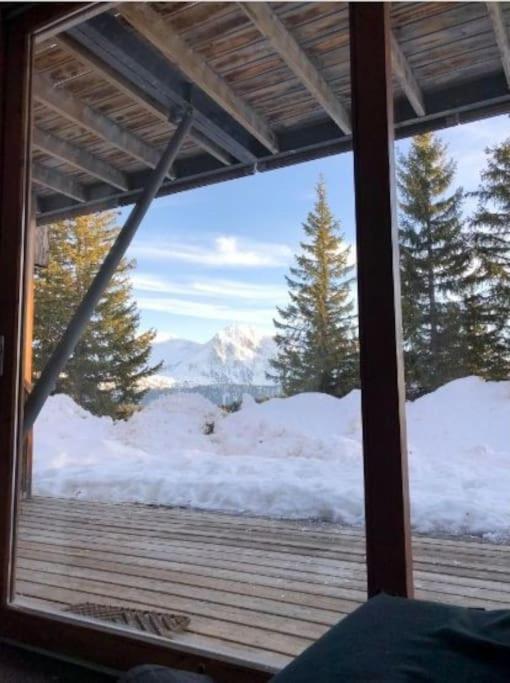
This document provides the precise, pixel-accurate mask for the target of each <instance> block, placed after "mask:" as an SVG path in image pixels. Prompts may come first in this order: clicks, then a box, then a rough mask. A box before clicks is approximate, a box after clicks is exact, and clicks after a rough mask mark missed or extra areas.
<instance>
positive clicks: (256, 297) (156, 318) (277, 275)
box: [119, 116, 510, 342]
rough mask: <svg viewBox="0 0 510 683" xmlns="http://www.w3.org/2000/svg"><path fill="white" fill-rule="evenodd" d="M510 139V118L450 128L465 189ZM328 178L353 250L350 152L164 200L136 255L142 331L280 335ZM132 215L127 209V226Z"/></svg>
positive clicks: (133, 250)
mask: <svg viewBox="0 0 510 683" xmlns="http://www.w3.org/2000/svg"><path fill="white" fill-rule="evenodd" d="M509 134H510V120H509V117H508V116H499V117H494V118H491V119H485V120H482V121H478V122H476V123H471V124H466V125H463V126H456V127H453V128H450V129H447V130H444V131H441V132H440V133H439V135H440V137H441V138H442V140H443V141H444V142H446V143H447V145H448V149H449V153H450V154H451V156H452V157H453V158H454V160H455V161H456V162H457V175H456V184H457V185H462V186H463V187H464V189H465V190H466V191H467V190H473V189H476V186H477V184H478V181H479V175H480V171H481V169H482V168H483V166H484V163H485V152H484V150H485V148H486V147H488V146H492V145H494V144H497V143H498V142H501V141H502V140H504V139H505V138H506V137H508V135H509ZM408 148H409V140H403V141H399V142H398V143H397V144H396V151H397V154H398V153H405V152H406V151H407V150H408ZM320 174H322V175H323V176H324V179H325V182H326V186H327V189H328V198H329V203H330V206H331V208H332V211H333V213H334V215H335V217H336V218H337V219H338V220H339V222H340V225H341V228H342V232H343V235H344V238H345V240H346V242H347V243H349V244H353V243H354V239H355V233H354V189H353V170H352V154H350V153H347V154H342V155H337V156H333V157H328V158H325V159H320V160H317V161H311V162H307V163H302V164H297V165H295V166H290V167H288V168H284V169H279V170H275V171H269V172H266V173H257V174H255V175H254V176H248V177H246V178H240V179H238V180H231V181H228V182H225V183H221V184H218V185H211V186H209V187H205V188H200V189H194V190H189V191H187V192H182V193H180V194H175V195H170V196H168V197H162V198H161V199H157V200H155V201H154V203H153V205H152V207H151V208H150V210H149V212H148V214H147V216H146V218H145V220H144V222H143V223H142V225H141V226H140V228H139V230H138V233H137V235H136V237H135V239H134V240H133V243H132V245H131V247H130V249H129V252H128V257H131V258H134V259H135V260H136V269H135V270H134V271H133V273H132V282H133V291H134V295H135V298H136V300H137V302H138V306H139V308H140V312H141V324H142V328H143V329H148V328H153V329H155V330H156V331H157V340H164V339H168V338H170V337H179V338H185V339H192V340H194V341H198V342H205V341H207V340H208V339H210V338H211V337H212V336H213V335H214V334H215V333H216V332H218V331H219V330H221V329H222V328H224V327H225V326H227V325H229V324H232V323H240V324H243V325H250V326H253V327H256V328H258V329H260V330H261V331H264V332H267V333H268V334H271V333H272V332H273V324H272V320H273V318H274V316H275V307H276V306H277V305H282V304H283V305H284V304H285V302H286V300H287V290H286V286H285V274H286V273H287V272H288V268H289V266H290V265H291V264H292V261H293V258H294V255H295V253H296V250H297V249H298V246H299V241H300V240H301V239H302V237H303V230H302V223H303V221H304V220H305V219H306V216H307V214H308V212H309V211H310V210H311V209H312V208H313V204H314V187H315V185H316V183H317V181H318V179H319V176H320ZM469 208H470V206H469V202H468V203H467V205H466V211H469ZM128 213H129V207H126V208H124V209H123V210H122V211H121V216H120V218H119V220H120V221H121V222H122V220H123V218H125V216H127V215H128Z"/></svg>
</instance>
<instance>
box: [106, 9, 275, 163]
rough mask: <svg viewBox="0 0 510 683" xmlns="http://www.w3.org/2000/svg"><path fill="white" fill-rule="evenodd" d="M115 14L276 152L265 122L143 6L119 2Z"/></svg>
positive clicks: (162, 21) (273, 137) (178, 36)
mask: <svg viewBox="0 0 510 683" xmlns="http://www.w3.org/2000/svg"><path fill="white" fill-rule="evenodd" d="M119 11H120V13H121V15H122V16H123V18H124V19H126V21H128V22H129V23H130V24H131V26H132V27H133V28H134V29H135V30H136V31H138V33H140V34H141V35H142V36H143V37H144V38H145V39H146V40H148V41H149V42H150V43H152V45H153V46H154V47H155V48H156V49H157V50H159V52H161V53H162V54H163V55H164V56H165V57H166V58H167V59H169V60H170V61H171V62H172V63H173V64H175V65H177V67H178V68H179V69H180V70H181V71H182V72H183V73H184V74H185V75H186V76H187V77H188V78H189V79H190V80H191V81H192V82H193V83H195V84H196V85H197V86H198V87H199V88H201V89H202V90H203V91H204V92H205V93H207V95H209V97H211V99H213V100H214V101H215V102H217V104H219V105H220V106H221V107H222V108H223V109H224V110H225V111H226V112H228V113H229V114H230V115H231V116H232V117H233V118H234V119H235V120H236V121H237V122H238V123H240V124H241V125H242V126H243V127H244V128H246V130H248V131H249V132H250V133H251V134H252V135H253V136H254V137H255V138H257V140H259V142H260V143H262V144H263V145H264V146H265V147H267V149H269V150H270V151H271V152H273V153H276V152H277V151H278V144H277V140H276V136H275V134H274V133H273V131H272V130H271V128H270V126H269V124H268V123H267V121H265V119H264V118H263V117H262V116H260V115H259V114H258V113H257V112H256V111H254V110H253V109H252V108H251V106H250V105H248V104H247V103H246V102H245V101H244V100H243V99H242V98H241V97H239V96H238V95H237V94H236V93H235V92H234V91H233V90H232V88H231V87H230V85H229V84H228V83H227V82H226V81H225V80H224V79H223V78H221V77H220V76H218V74H217V73H216V72H215V71H214V70H213V69H212V68H211V67H210V66H209V64H208V63H207V62H206V61H205V60H204V59H203V58H202V57H201V56H200V55H199V54H198V53H197V52H196V51H195V50H193V49H192V48H191V47H189V45H188V44H187V43H186V42H185V41H184V40H183V39H182V38H181V36H180V35H179V34H178V33H177V31H175V30H174V29H173V28H172V27H171V26H170V25H169V24H167V23H166V22H165V21H164V20H163V19H162V17H161V16H160V15H159V14H158V13H157V12H156V11H155V10H153V9H152V8H151V7H150V6H149V5H148V4H145V3H137V2H135V3H123V4H122V5H120V7H119Z"/></svg>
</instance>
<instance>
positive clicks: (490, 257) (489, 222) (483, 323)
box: [464, 138, 510, 380]
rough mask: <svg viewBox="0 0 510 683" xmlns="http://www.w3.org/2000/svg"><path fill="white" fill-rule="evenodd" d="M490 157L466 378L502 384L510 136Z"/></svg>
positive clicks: (508, 322)
mask: <svg viewBox="0 0 510 683" xmlns="http://www.w3.org/2000/svg"><path fill="white" fill-rule="evenodd" d="M487 155H488V158H487V165H486V168H485V169H484V170H483V171H482V175H481V184H480V187H479V189H478V191H477V192H476V193H475V194H476V196H477V197H478V207H477V210H476V211H475V214H474V216H473V218H472V220H471V222H470V252H471V255H472V263H473V266H472V269H471V272H470V275H469V279H468V284H469V289H468V293H467V295H466V297H465V314H464V337H465V346H466V351H465V365H466V374H476V375H479V376H481V377H484V378H485V379H491V380H501V379H507V378H508V376H509V373H510V138H509V139H508V140H506V141H504V142H503V143H501V144H500V145H497V146H495V147H493V148H491V149H488V150H487Z"/></svg>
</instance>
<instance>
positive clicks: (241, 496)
mask: <svg viewBox="0 0 510 683" xmlns="http://www.w3.org/2000/svg"><path fill="white" fill-rule="evenodd" d="M359 403H360V397H359V392H352V393H351V394H349V395H348V396H346V397H345V398H342V399H335V398H332V397H329V396H325V395H321V394H300V395H298V396H294V397H292V398H287V399H272V400H270V401H267V402H266V403H263V404H260V405H259V404H256V403H255V402H254V401H253V399H251V398H250V397H247V398H246V399H245V401H244V403H243V406H242V408H241V410H240V411H239V412H237V413H234V414H229V415H225V414H223V413H222V412H221V411H220V410H219V408H217V407H216V406H215V405H214V404H212V403H211V402H209V401H208V400H207V399H205V398H203V397H201V396H200V395H198V394H176V395H172V396H168V397H164V398H161V399H158V400H155V401H153V402H152V403H150V404H149V405H148V406H146V407H145V408H144V409H143V410H142V411H140V412H139V413H137V414H136V415H135V416H133V417H132V418H131V419H130V420H129V421H128V422H124V423H117V424H113V423H112V422H111V420H109V419H108V418H97V417H94V416H92V415H90V414H89V413H87V412H86V411H84V410H82V409H81V408H79V407H78V406H77V405H76V404H75V403H73V401H72V400H71V399H70V398H69V397H67V396H64V395H58V396H54V397H52V398H51V399H49V401H48V402H47V404H46V406H45V408H44V410H43V412H42V414H41V416H40V418H39V420H38V422H37V425H36V434H35V448H36V450H35V471H34V491H35V493H36V494H40V495H46V496H66V497H77V498H78V497H79V498H90V499H94V500H108V501H112V500H113V501H136V502H145V503H155V504H162V505H180V506H190V507H196V508H202V509H209V510H222V511H230V512H240V513H251V514H257V515H269V516H275V517H289V518H315V519H321V520H327V521H336V522H342V523H346V524H353V525H359V524H362V523H363V491H362V458H361V425H360V413H359V410H360V406H359ZM381 410H384V406H381ZM407 423H408V439H409V448H410V478H411V503H412V517H413V525H414V527H415V528H416V529H418V530H419V531H424V532H427V531H442V532H448V533H454V534H464V533H472V534H484V535H485V536H487V537H488V538H491V539H495V540H497V539H503V538H510V382H499V383H496V382H483V381H482V380H480V379H478V378H476V377H467V378H464V379H461V380H457V381H455V382H451V383H450V384H448V385H446V386H444V387H441V388H440V389H438V390H437V391H435V392H434V393H432V394H429V395H427V396H424V397H422V398H421V399H418V400H417V401H415V402H413V403H409V404H408V406H407ZM208 432H211V433H208Z"/></svg>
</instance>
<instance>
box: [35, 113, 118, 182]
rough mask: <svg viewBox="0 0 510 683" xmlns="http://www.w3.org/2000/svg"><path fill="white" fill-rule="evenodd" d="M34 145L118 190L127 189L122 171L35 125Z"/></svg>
mask: <svg viewBox="0 0 510 683" xmlns="http://www.w3.org/2000/svg"><path fill="white" fill-rule="evenodd" d="M32 143H33V145H34V147H36V148H37V149H39V150H40V151H41V152H44V153H45V154H48V155H49V156H52V157H55V158H56V159H60V160H61V161H65V162H66V163H67V164H70V165H71V166H74V167H75V168H78V169H80V170H81V171H84V172H85V173H87V174H88V175H90V176H92V177H94V178H98V179H99V180H103V181H104V182H105V183H108V185H112V186H113V187H117V188H118V189H119V190H124V191H126V190H128V189H129V183H128V180H127V177H126V175H125V174H124V173H122V172H121V171H119V170H117V169H116V168H114V167H113V166H111V165H110V164H107V163H106V162H104V161H103V160H102V159H99V157H96V156H94V155H93V154H90V153H89V152H87V150H85V149H83V148H82V147H78V146H77V145H73V144H71V143H70V142H68V141H67V140H63V139H62V138H59V137H57V136H55V135H53V134H52V133H48V131H45V130H43V129H42V128H39V127H37V126H36V127H35V128H34V131H33V133H32Z"/></svg>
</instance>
